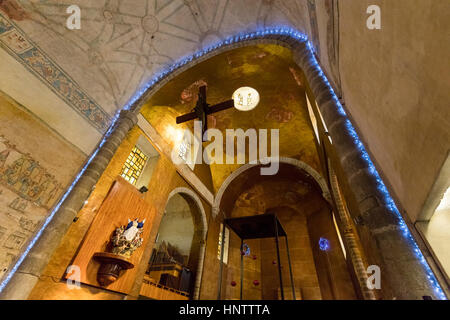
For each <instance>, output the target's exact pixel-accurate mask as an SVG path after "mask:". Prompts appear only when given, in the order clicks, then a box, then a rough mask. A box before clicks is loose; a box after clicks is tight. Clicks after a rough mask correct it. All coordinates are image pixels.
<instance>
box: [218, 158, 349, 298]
mask: <svg viewBox="0 0 450 320" xmlns="http://www.w3.org/2000/svg"><path fill="white" fill-rule="evenodd" d="M260 167H261V166H259V165H255V166H253V167H252V168H249V169H247V170H245V171H243V172H241V173H240V174H239V175H236V176H235V177H234V179H233V180H232V181H231V182H229V183H228V184H227V185H226V186H225V190H223V197H222V199H221V201H220V204H219V206H220V209H219V210H218V211H219V212H220V214H221V215H223V217H227V218H239V217H250V216H255V215H263V214H269V213H271V214H276V216H277V218H278V220H279V221H280V222H281V225H282V226H283V229H284V230H285V231H286V234H287V238H288V240H289V241H288V242H289V255H290V261H291V267H292V273H293V287H294V290H295V296H296V299H302V300H320V299H327V300H330V299H356V297H357V295H356V292H355V288H354V284H353V281H352V278H351V274H350V272H349V269H348V264H347V261H346V257H345V255H344V252H343V248H342V245H341V242H340V240H339V235H338V234H339V231H337V227H336V225H335V223H334V219H333V212H332V209H331V206H330V204H329V203H328V201H327V200H326V199H325V198H324V197H323V194H324V193H323V191H322V189H321V188H320V185H319V183H317V182H316V181H315V179H314V178H313V177H312V176H311V175H310V174H309V173H307V172H306V171H304V170H302V169H300V168H298V167H296V166H294V165H292V164H287V163H280V170H279V173H278V174H277V175H275V176H269V177H263V176H260V175H259V174H258V173H259V169H260ZM323 241H326V243H327V244H328V245H327V246H325V247H324V245H323V243H322V242H323ZM244 243H245V247H246V248H248V249H249V250H248V252H247V253H246V254H245V255H244V257H243V273H242V274H243V278H244V280H243V285H242V291H243V294H242V298H243V299H245V300H259V299H264V300H278V299H281V288H283V291H284V295H285V299H292V298H293V294H292V283H291V279H290V270H289V259H288V256H287V254H286V253H287V251H288V248H287V245H286V243H285V242H284V239H282V238H280V241H279V245H280V257H281V263H280V269H281V279H282V286H281V284H280V279H279V274H278V267H279V265H278V259H277V250H276V242H275V239H273V238H265V239H252V240H245V241H244ZM240 246H241V239H240V238H239V237H238V236H237V235H236V234H234V233H233V232H230V236H229V243H228V252H227V257H228V259H227V260H228V261H227V263H226V264H224V266H223V274H222V285H221V287H222V290H221V297H223V298H225V299H239V298H240V291H241V287H240V286H241V285H240V275H241V271H240V260H241V256H242V251H241V249H240Z"/></svg>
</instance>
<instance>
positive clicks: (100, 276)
mask: <svg viewBox="0 0 450 320" xmlns="http://www.w3.org/2000/svg"><path fill="white" fill-rule="evenodd" d="M144 224H145V219H144V220H142V221H141V222H139V220H138V219H134V220H130V219H128V224H127V225H126V226H125V225H124V226H121V227H119V228H117V229H116V230H115V231H114V234H113V235H112V237H111V242H110V246H109V249H110V250H109V252H97V253H95V254H94V259H95V260H97V261H98V262H100V267H99V269H98V273H97V281H98V283H100V285H101V286H104V287H107V286H108V285H110V284H111V283H113V282H114V281H116V280H117V279H118V278H119V276H120V272H121V271H122V270H127V269H131V268H133V267H134V264H133V263H131V262H130V260H129V259H130V257H131V255H132V254H133V252H134V251H135V250H136V249H137V248H139V247H140V246H141V245H142V243H143V241H144V240H143V239H142V237H141V234H142V233H143V232H144Z"/></svg>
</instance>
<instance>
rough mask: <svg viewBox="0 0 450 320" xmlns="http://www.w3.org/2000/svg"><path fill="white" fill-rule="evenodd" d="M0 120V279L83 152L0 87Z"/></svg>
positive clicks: (56, 197)
mask: <svg viewBox="0 0 450 320" xmlns="http://www.w3.org/2000/svg"><path fill="white" fill-rule="evenodd" d="M0 123H1V124H2V125H1V126H0V280H1V279H2V278H3V277H4V276H5V274H6V273H7V272H8V270H9V269H10V268H11V267H12V265H13V264H14V262H15V261H16V259H17V258H18V256H19V255H20V254H21V253H22V252H23V250H24V248H25V247H26V245H27V244H28V242H29V240H30V239H31V238H32V236H33V235H34V233H35V232H36V231H37V228H38V227H39V226H40V225H41V224H42V222H43V220H44V219H45V218H46V217H47V215H48V212H49V210H50V208H52V207H53V206H54V204H55V202H56V201H57V199H58V198H59V197H60V196H61V194H62V192H63V190H64V189H65V187H66V186H67V184H68V183H69V182H70V180H71V179H72V176H73V175H74V174H75V172H76V170H77V169H78V168H79V166H80V165H81V163H82V161H83V160H84V157H85V156H84V155H83V154H82V153H81V151H79V150H77V149H75V147H73V146H72V145H70V143H68V142H67V141H65V140H63V139H62V138H61V137H59V135H58V134H56V133H55V132H53V131H52V130H51V129H49V128H48V127H47V126H46V125H44V124H43V123H42V122H41V121H40V120H39V119H38V118H37V117H35V116H34V115H33V114H32V113H30V112H29V111H28V110H27V109H26V108H25V107H23V106H21V105H19V104H18V103H17V102H15V101H14V100H13V99H12V98H10V97H9V96H7V95H5V94H3V93H2V92H1V91H0Z"/></svg>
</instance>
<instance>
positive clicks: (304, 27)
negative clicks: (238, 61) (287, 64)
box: [0, 0, 310, 132]
mask: <svg viewBox="0 0 450 320" xmlns="http://www.w3.org/2000/svg"><path fill="white" fill-rule="evenodd" d="M72 4H77V5H78V6H79V7H80V9H81V29H80V30H69V29H67V28H66V20H67V18H68V16H69V14H67V13H66V9H67V7H68V6H69V5H72ZM0 10H1V11H3V13H2V21H3V26H2V31H3V32H2V35H3V34H4V33H8V36H6V35H5V37H7V38H2V40H3V41H2V46H3V47H4V48H5V49H7V50H8V52H10V54H13V55H14V56H15V58H16V59H18V61H19V62H21V63H22V64H23V65H25V66H26V67H27V68H29V70H30V71H31V72H32V73H34V74H35V75H37V76H38V77H39V78H40V79H41V80H42V81H44V82H46V84H47V85H48V86H49V88H50V89H51V90H52V91H53V92H55V93H56V94H58V96H60V97H61V98H62V99H63V100H64V101H66V102H67V103H68V104H69V105H70V106H71V107H72V108H74V109H75V110H76V111H77V112H79V113H80V114H82V115H83V117H84V118H85V119H86V121H88V122H89V123H90V124H91V125H92V126H93V127H95V128H97V129H98V130H100V131H101V132H104V131H105V129H106V128H107V126H108V125H109V124H110V123H111V119H112V116H113V115H114V114H115V113H116V112H117V110H119V109H121V108H122V107H123V106H124V105H126V104H127V102H129V101H130V99H131V98H132V97H133V95H135V94H136V92H138V91H139V89H140V88H142V87H143V86H144V85H145V84H146V83H148V81H149V80H150V79H151V78H152V77H154V75H155V74H158V73H159V72H161V71H162V70H164V69H165V68H166V67H167V66H168V65H172V64H173V63H174V62H175V61H178V60H180V59H182V58H183V57H185V56H188V55H190V54H192V53H194V52H196V51H198V50H200V49H202V48H205V47H207V46H208V45H211V44H216V43H219V42H221V41H224V39H226V38H227V37H229V36H231V35H235V34H237V33H240V32H249V31H254V30H257V29H261V28H264V27H274V26H280V25H282V26H287V27H291V28H294V29H297V30H299V31H301V32H303V33H305V34H308V33H309V28H310V26H309V24H306V23H305V22H306V21H308V20H309V15H310V13H309V12H308V7H307V2H306V1H285V0H283V1H281V0H247V1H230V0H133V1H119V0H95V1H60V0H47V1H40V0H32V1H29V0H3V1H2V2H1V4H0ZM1 11H0V12H1ZM9 32H11V33H9ZM174 43H176V45H173V44H174ZM69 75H70V76H69Z"/></svg>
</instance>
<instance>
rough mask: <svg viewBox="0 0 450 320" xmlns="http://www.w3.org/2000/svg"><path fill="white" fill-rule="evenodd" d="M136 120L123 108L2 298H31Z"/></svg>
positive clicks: (134, 116)
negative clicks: (50, 261) (52, 256)
mask: <svg viewBox="0 0 450 320" xmlns="http://www.w3.org/2000/svg"><path fill="white" fill-rule="evenodd" d="M136 123H137V117H136V115H135V114H134V113H133V112H131V111H127V110H124V111H122V112H121V113H120V116H119V119H118V120H117V121H116V123H115V124H114V127H113V128H112V129H111V130H110V133H109V134H107V135H106V136H105V141H104V143H103V145H102V146H101V147H100V149H99V150H98V152H97V154H96V155H95V156H94V158H93V159H92V161H91V162H90V163H89V165H88V167H87V168H86V170H85V171H84V173H83V174H82V175H81V177H80V179H79V180H78V182H77V183H76V184H75V185H74V186H73V189H72V190H71V191H70V193H69V194H68V195H67V197H66V198H65V199H64V200H63V201H62V203H61V205H60V207H59V209H58V210H57V212H56V213H55V216H54V217H53V219H52V220H51V221H50V223H49V224H48V225H47V227H46V228H45V229H44V230H43V231H42V234H41V236H40V238H39V239H38V240H37V242H36V243H35V245H34V246H33V248H32V249H31V250H30V252H29V253H28V255H27V256H26V257H25V259H24V260H23V262H22V264H21V265H20V267H19V268H18V270H17V271H16V273H15V274H14V275H13V277H12V278H11V280H10V282H9V283H8V284H7V286H6V287H5V289H4V290H3V292H2V293H1V295H0V299H21V300H24V299H27V298H28V295H29V294H30V292H31V290H32V289H33V287H34V286H35V284H36V283H37V281H38V280H39V277H40V275H41V273H42V272H43V271H44V269H45V267H46V266H47V264H48V262H49V260H50V258H51V255H52V254H53V252H54V251H55V249H56V248H57V247H58V245H59V243H60V242H61V239H62V238H63V236H64V235H65V234H66V233H67V231H68V229H69V227H70V224H71V223H72V221H73V219H74V218H75V217H76V215H77V214H78V211H79V210H80V209H81V208H82V206H83V204H84V202H85V201H86V200H87V199H88V197H89V195H90V193H91V191H92V189H93V187H94V186H95V184H96V183H97V181H98V180H99V178H100V176H101V174H102V173H103V171H104V170H105V169H106V166H107V165H108V163H109V162H110V160H111V158H112V157H113V155H114V153H115V152H116V150H117V148H118V147H119V145H120V144H121V143H122V141H123V139H124V138H125V136H126V135H127V133H128V132H129V130H130V129H131V128H132V127H133V126H134V125H135V124H136Z"/></svg>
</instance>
